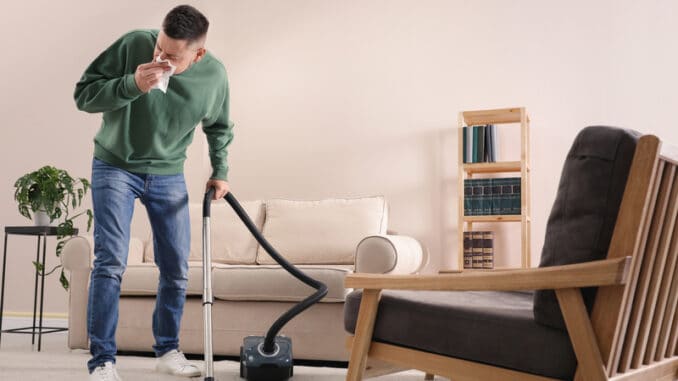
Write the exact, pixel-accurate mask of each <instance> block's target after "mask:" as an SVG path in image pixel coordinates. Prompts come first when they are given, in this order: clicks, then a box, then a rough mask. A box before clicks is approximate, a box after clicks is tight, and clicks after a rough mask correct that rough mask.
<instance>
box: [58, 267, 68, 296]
mask: <svg viewBox="0 0 678 381" xmlns="http://www.w3.org/2000/svg"><path fill="white" fill-rule="evenodd" d="M59 282H61V287H63V288H64V290H66V291H68V287H69V286H70V284H69V283H68V279H67V278H66V275H65V274H64V270H63V269H61V275H60V276H59Z"/></svg>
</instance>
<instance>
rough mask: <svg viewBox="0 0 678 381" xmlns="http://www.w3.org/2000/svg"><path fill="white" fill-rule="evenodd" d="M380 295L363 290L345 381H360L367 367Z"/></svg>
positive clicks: (376, 292) (378, 291) (376, 291)
mask: <svg viewBox="0 0 678 381" xmlns="http://www.w3.org/2000/svg"><path fill="white" fill-rule="evenodd" d="M380 294H381V290H369V289H366V290H363V295H362V300H361V301H360V310H359V312H358V321H357V324H356V327H355V337H354V339H353V347H352V348H351V357H350V359H349V363H348V373H347V374H346V381H360V380H362V379H363V373H364V372H365V366H366V365H367V353H368V352H369V350H370V343H371V342H372V331H373V330H374V321H375V320H376V318H377V307H378V306H379V295H380Z"/></svg>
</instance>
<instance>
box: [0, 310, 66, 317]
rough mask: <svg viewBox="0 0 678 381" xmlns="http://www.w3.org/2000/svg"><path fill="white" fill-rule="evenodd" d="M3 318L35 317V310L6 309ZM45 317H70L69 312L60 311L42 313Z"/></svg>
mask: <svg viewBox="0 0 678 381" xmlns="http://www.w3.org/2000/svg"><path fill="white" fill-rule="evenodd" d="M2 317H3V318H8V317H20V318H26V317H28V318H32V317H33V312H23V311H5V312H4V313H3V314H2ZM42 318H43V319H68V314H67V313H59V312H45V313H43V314H42Z"/></svg>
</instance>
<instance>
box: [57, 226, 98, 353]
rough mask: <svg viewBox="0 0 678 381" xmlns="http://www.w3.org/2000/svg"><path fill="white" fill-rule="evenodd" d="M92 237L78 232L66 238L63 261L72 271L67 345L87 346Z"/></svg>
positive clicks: (72, 347)
mask: <svg viewBox="0 0 678 381" xmlns="http://www.w3.org/2000/svg"><path fill="white" fill-rule="evenodd" d="M93 249H94V244H93V239H92V237H91V236H77V237H73V238H70V239H69V240H68V241H66V244H65V245H64V248H63V251H62V252H61V264H62V265H63V266H64V269H65V270H66V271H68V272H69V273H70V278H69V282H70V285H69V292H68V347H69V348H71V349H76V348H77V349H87V348H88V340H87V298H88V292H89V290H88V288H89V276H90V271H91V270H92V256H93Z"/></svg>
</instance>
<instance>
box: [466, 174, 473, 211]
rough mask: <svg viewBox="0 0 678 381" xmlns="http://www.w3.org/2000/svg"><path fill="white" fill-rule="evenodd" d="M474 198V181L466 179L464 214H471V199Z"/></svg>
mask: <svg viewBox="0 0 678 381" xmlns="http://www.w3.org/2000/svg"><path fill="white" fill-rule="evenodd" d="M472 198H473V182H472V181H471V179H466V180H464V215H465V216H470V215H471V199H472Z"/></svg>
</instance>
